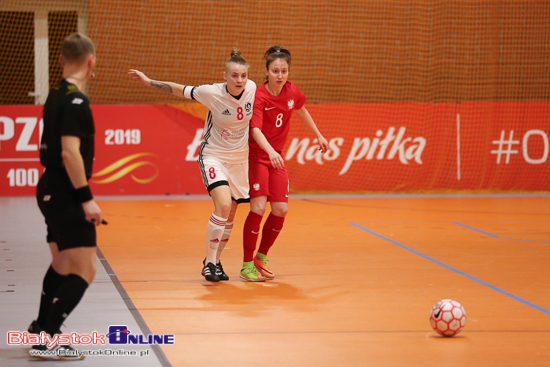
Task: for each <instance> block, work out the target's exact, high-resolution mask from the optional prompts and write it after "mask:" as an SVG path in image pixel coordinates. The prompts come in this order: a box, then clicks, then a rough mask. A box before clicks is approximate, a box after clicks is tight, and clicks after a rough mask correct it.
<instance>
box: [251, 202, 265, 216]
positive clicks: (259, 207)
mask: <svg viewBox="0 0 550 367" xmlns="http://www.w3.org/2000/svg"><path fill="white" fill-rule="evenodd" d="M265 208H266V206H265V203H258V204H256V205H253V206H251V208H250V210H251V211H253V212H254V213H256V214H258V215H261V216H262V217H263V216H264V214H265Z"/></svg>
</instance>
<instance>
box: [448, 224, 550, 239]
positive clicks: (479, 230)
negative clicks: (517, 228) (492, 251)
mask: <svg viewBox="0 0 550 367" xmlns="http://www.w3.org/2000/svg"><path fill="white" fill-rule="evenodd" d="M453 224H456V225H459V226H461V227H464V228H468V229H471V230H472V231H476V232H479V233H483V234H484V235H487V236H491V237H494V238H499V239H501V240H510V241H525V242H538V243H550V242H548V241H536V240H522V239H520V238H508V237H500V236H497V235H496V234H492V233H489V232H485V231H482V230H481V229H477V228H474V227H470V226H467V225H466V224H462V223H459V222H453Z"/></svg>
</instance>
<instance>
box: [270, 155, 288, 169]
mask: <svg viewBox="0 0 550 367" xmlns="http://www.w3.org/2000/svg"><path fill="white" fill-rule="evenodd" d="M269 160H270V161H271V164H272V165H273V167H275V168H277V169H283V168H284V167H285V161H284V160H283V157H281V155H280V154H279V153H277V152H275V151H274V152H273V153H271V154H270V155H269Z"/></svg>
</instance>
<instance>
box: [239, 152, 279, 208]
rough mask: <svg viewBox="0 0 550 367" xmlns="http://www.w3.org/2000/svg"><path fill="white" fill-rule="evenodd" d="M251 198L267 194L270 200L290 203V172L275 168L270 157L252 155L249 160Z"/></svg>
mask: <svg viewBox="0 0 550 367" xmlns="http://www.w3.org/2000/svg"><path fill="white" fill-rule="evenodd" d="M248 181H249V182H250V198H251V199H252V198H257V197H260V196H267V200H268V201H270V202H272V203H273V202H285V203H288V173H287V171H286V166H285V167H284V168H283V169H277V168H274V167H273V166H272V165H271V161H270V160H269V158H261V157H250V158H249V162H248Z"/></svg>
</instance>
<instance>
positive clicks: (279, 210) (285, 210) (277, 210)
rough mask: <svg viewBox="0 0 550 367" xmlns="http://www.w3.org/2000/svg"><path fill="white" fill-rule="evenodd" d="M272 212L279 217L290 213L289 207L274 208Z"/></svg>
mask: <svg viewBox="0 0 550 367" xmlns="http://www.w3.org/2000/svg"><path fill="white" fill-rule="evenodd" d="M271 212H272V213H273V215H276V216H277V217H283V218H284V217H286V214H287V213H288V207H280V208H273V209H272V210H271Z"/></svg>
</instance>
